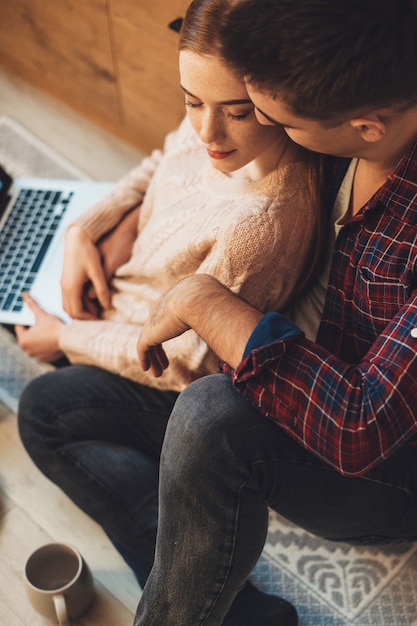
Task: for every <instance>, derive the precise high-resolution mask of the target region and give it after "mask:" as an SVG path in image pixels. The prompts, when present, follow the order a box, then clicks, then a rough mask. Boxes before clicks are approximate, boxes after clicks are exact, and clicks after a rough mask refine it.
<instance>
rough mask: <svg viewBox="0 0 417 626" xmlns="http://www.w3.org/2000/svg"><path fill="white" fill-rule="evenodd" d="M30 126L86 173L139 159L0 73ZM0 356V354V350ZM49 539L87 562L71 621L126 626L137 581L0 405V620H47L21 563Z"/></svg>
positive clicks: (0, 95) (7, 109)
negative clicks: (81, 610)
mask: <svg viewBox="0 0 417 626" xmlns="http://www.w3.org/2000/svg"><path fill="white" fill-rule="evenodd" d="M3 114H7V115H9V116H12V117H14V118H15V119H17V120H18V121H19V122H21V123H22V124H24V125H25V126H26V127H28V128H29V129H30V130H32V131H33V132H34V133H35V134H36V135H37V136H38V137H40V138H41V139H43V140H45V141H46V142H47V143H49V144H50V145H52V146H53V147H54V148H55V149H56V150H58V151H59V152H60V153H61V154H62V155H64V156H65V157H67V158H68V159H70V160H71V161H72V162H73V163H75V164H76V165H78V166H79V167H80V168H81V169H82V170H84V171H85V172H87V173H88V174H89V176H91V177H92V178H96V179H99V180H116V179H117V178H119V177H120V176H121V175H123V174H124V173H126V172H127V171H128V169H130V168H131V167H133V166H134V165H135V164H137V163H138V161H139V160H140V158H141V157H142V156H143V155H142V154H141V153H140V152H139V151H138V150H136V149H134V148H132V147H131V146H129V145H126V144H124V143H122V142H120V141H119V140H118V139H115V138H113V137H112V136H110V135H108V134H107V133H106V132H104V131H102V130H100V129H98V128H96V127H94V126H93V125H91V124H90V123H89V122H86V121H85V120H83V119H82V118H80V117H78V116H77V115H76V114H74V113H73V112H71V111H70V110H69V109H66V107H64V106H62V105H61V104H59V103H57V102H55V101H54V100H52V99H50V98H49V97H47V96H45V95H44V94H42V93H40V92H38V91H37V90H35V89H33V88H31V87H30V86H28V85H26V84H25V83H22V82H21V81H20V80H18V79H17V78H15V77H13V76H11V75H9V74H6V73H4V72H3V71H2V70H0V115H3ZM0 358H1V355H0ZM51 541H64V542H68V543H71V544H73V545H75V546H76V547H77V548H78V549H79V550H80V551H81V553H82V554H83V555H84V557H85V559H86V561H87V562H88V564H89V565H90V567H91V569H92V571H93V576H94V579H95V583H96V588H97V594H96V599H95V602H94V603H93V606H92V607H91V609H90V610H89V611H88V612H87V613H86V614H85V615H84V616H83V617H82V618H80V619H79V620H78V621H76V622H73V624H74V626H81V625H83V626H131V624H132V623H133V615H134V611H135V608H136V605H137V601H138V599H139V597H140V588H139V586H138V585H137V583H136V580H135V578H134V576H133V574H132V573H131V571H130V570H129V568H128V567H127V566H126V565H125V564H124V562H123V560H122V559H121V557H120V556H119V555H118V553H117V552H116V551H115V549H114V548H113V546H112V545H111V544H110V542H109V541H108V539H107V537H106V536H105V534H104V533H103V532H102V530H101V529H100V528H99V527H98V526H97V525H96V524H95V523H94V522H92V521H91V520H90V519H89V518H88V517H87V516H85V515H84V514H83V513H81V511H79V510H78V509H77V508H76V507H75V506H74V505H73V504H72V502H71V501H70V500H69V499H68V498H66V496H64V495H63V494H62V493H61V492H60V490H58V489H57V488H56V487H55V486H54V485H52V484H51V483H50V482H49V481H48V480H46V479H45V478H44V476H43V475H42V474H41V473H40V472H39V471H38V470H37V469H36V467H35V466H34V465H33V464H32V462H31V460H30V459H29V457H28V456H27V454H26V452H25V451H24V449H23V447H22V444H21V442H20V439H19V436H18V433H17V427H16V417H15V414H14V413H13V411H11V410H8V409H7V407H5V406H4V405H2V404H0V625H1V626H29V625H30V626H42V625H43V626H44V625H45V624H50V622H48V621H47V620H44V618H42V617H40V616H39V615H37V614H36V613H35V612H34V611H33V610H32V608H31V606H30V605H29V603H28V601H27V599H26V596H25V591H24V586H23V566H24V562H25V560H26V558H27V556H28V555H29V554H30V553H31V552H32V551H33V550H34V549H36V548H37V547H39V546H40V545H43V544H44V543H48V542H51Z"/></svg>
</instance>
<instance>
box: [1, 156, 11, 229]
mask: <svg viewBox="0 0 417 626" xmlns="http://www.w3.org/2000/svg"><path fill="white" fill-rule="evenodd" d="M11 184H12V179H11V178H10V176H9V175H8V174H7V172H6V171H5V170H4V169H3V168H2V167H0V217H1V216H2V215H3V212H4V209H5V208H6V204H7V192H8V190H9V187H10V185H11Z"/></svg>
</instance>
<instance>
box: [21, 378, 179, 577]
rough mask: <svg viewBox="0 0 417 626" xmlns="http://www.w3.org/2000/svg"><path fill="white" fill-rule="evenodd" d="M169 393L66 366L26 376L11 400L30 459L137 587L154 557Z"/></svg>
mask: <svg viewBox="0 0 417 626" xmlns="http://www.w3.org/2000/svg"><path fill="white" fill-rule="evenodd" d="M177 395H178V394H176V393H171V392H161V391H158V390H155V389H151V388H148V387H144V386H142V385H139V384H138V383H135V382H133V381H130V380H127V379H125V378H122V377H120V376H117V375H115V374H112V373H110V372H107V371H105V370H102V369H99V368H96V367H90V366H70V367H67V368H63V369H60V370H57V371H55V372H52V373H48V374H45V375H44V376H41V377H39V378H37V379H35V380H33V381H32V382H31V383H30V384H29V385H28V386H27V387H26V389H25V390H24V391H23V394H22V396H21V400H20V405H19V415H18V420H19V431H20V436H21V439H22V442H23V444H24V446H25V448H26V450H27V451H28V453H29V455H30V456H31V458H32V460H33V461H34V463H35V464H36V465H37V466H38V468H39V469H40V470H41V471H42V472H43V473H44V474H45V476H47V477H48V478H49V479H50V480H51V481H53V482H54V483H56V484H57V485H58V486H59V487H60V488H61V489H62V490H63V491H64V492H65V493H66V494H67V495H68V496H69V497H70V498H71V499H72V500H73V501H74V502H75V503H76V504H77V505H78V506H79V507H80V508H81V509H82V510H83V511H84V512H85V513H87V514H88V515H89V516H90V517H92V518H93V519H94V520H95V521H96V522H98V523H99V524H100V525H101V526H102V527H103V529H104V530H105V532H106V533H107V534H108V536H109V537H110V539H111V540H112V541H113V543H114V544H115V546H116V547H117V549H118V550H119V551H120V553H121V554H122V556H123V557H124V558H125V560H126V561H127V562H128V564H129V565H130V566H131V567H132V569H133V571H134V572H135V574H136V577H137V578H138V580H139V583H140V584H141V585H142V586H143V585H144V583H145V581H146V579H147V577H148V574H149V571H150V569H151V566H152V563H153V558H154V547H155V537H156V526H157V516H158V474H159V455H160V450H161V446H162V442H163V438H164V434H165V428H166V424H167V421H168V418H169V415H170V413H171V409H172V406H173V404H174V402H175V399H176V397H177Z"/></svg>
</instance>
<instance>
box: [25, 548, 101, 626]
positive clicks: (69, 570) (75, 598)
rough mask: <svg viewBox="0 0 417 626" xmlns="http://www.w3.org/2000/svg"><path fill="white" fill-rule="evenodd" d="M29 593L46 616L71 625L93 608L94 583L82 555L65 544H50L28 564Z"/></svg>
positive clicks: (39, 551) (27, 585)
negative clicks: (73, 620)
mask: <svg viewBox="0 0 417 626" xmlns="http://www.w3.org/2000/svg"><path fill="white" fill-rule="evenodd" d="M25 586H26V593H27V596H28V598H29V601H30V603H31V605H32V606H33V608H34V609H35V610H36V611H38V613H40V614H41V615H43V616H44V617H47V618H48V619H50V620H52V621H58V623H59V624H60V626H69V624H70V619H71V618H73V619H76V618H77V617H79V616H80V615H82V613H84V612H85V611H86V610H87V609H88V607H89V606H90V604H91V602H92V600H93V597H94V584H93V578H92V575H91V572H90V570H89V568H88V565H87V564H86V562H85V561H84V559H83V558H82V556H81V554H80V553H79V552H78V550H76V548H74V547H73V546H70V545H68V544H65V543H49V544H47V545H45V546H42V547H41V548H38V549H37V550H36V551H35V552H33V553H32V554H31V555H30V557H29V558H28V560H27V561H26V565H25Z"/></svg>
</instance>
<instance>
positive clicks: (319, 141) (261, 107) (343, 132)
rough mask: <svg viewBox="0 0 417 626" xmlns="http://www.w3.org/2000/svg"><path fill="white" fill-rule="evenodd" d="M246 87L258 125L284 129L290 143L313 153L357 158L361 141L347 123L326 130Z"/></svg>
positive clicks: (280, 102) (348, 122) (248, 84)
mask: <svg viewBox="0 0 417 626" xmlns="http://www.w3.org/2000/svg"><path fill="white" fill-rule="evenodd" d="M246 88H247V91H248V94H249V97H250V99H251V100H252V102H253V103H254V105H255V114H256V117H257V118H258V120H259V122H260V123H261V124H272V125H275V124H276V125H280V126H283V127H284V129H285V131H286V132H287V134H288V135H289V137H291V139H292V140H293V141H295V142H296V143H298V144H300V145H301V146H304V147H305V148H308V149H309V150H313V151H314V152H322V153H324V154H332V155H335V156H344V157H355V156H358V155H359V153H360V149H361V147H362V142H360V141H359V137H358V134H357V133H356V132H355V129H354V128H353V127H352V125H351V124H350V121H349V120H347V121H345V122H343V123H341V124H339V125H338V126H332V127H330V128H329V127H327V126H325V125H323V123H321V122H319V121H316V120H312V119H310V118H305V117H300V116H297V115H294V113H292V112H291V111H289V109H288V107H287V106H286V105H285V104H284V103H283V102H282V101H281V100H280V99H279V98H278V97H275V96H274V97H272V96H271V95H269V94H266V93H264V92H260V91H257V90H256V89H255V88H254V87H252V86H251V84H250V83H246Z"/></svg>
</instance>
